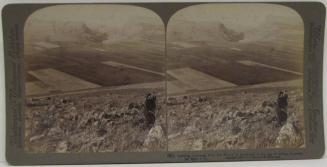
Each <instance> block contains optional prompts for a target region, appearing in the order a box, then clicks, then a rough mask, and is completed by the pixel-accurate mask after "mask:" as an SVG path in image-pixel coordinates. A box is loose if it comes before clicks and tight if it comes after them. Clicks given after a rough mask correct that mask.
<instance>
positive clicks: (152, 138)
mask: <svg viewBox="0 0 327 167" xmlns="http://www.w3.org/2000/svg"><path fill="white" fill-rule="evenodd" d="M143 145H144V147H145V151H158V150H162V149H164V148H165V147H166V138H165V136H164V132H163V130H162V128H161V126H160V125H156V126H154V127H152V128H151V129H150V131H149V133H148V135H147V137H146V139H145V140H144V143H143Z"/></svg>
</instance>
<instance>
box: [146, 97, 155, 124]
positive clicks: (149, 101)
mask: <svg viewBox="0 0 327 167" xmlns="http://www.w3.org/2000/svg"><path fill="white" fill-rule="evenodd" d="M156 100H157V97H156V96H155V95H154V93H148V94H147V95H146V97H145V102H144V103H145V104H144V105H145V110H144V116H145V119H146V126H147V127H149V126H152V125H153V124H154V122H155V120H156V116H155V110H156V108H157V104H156Z"/></svg>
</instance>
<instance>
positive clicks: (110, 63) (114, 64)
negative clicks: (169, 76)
mask: <svg viewBox="0 0 327 167" xmlns="http://www.w3.org/2000/svg"><path fill="white" fill-rule="evenodd" d="M102 63H103V64H106V65H109V66H113V67H125V68H131V69H136V70H140V71H144V72H149V73H152V74H157V75H162V76H164V75H165V74H164V73H160V72H156V71H153V70H148V69H144V68H141V67H136V66H132V65H128V64H122V63H118V62H114V61H105V62H102Z"/></svg>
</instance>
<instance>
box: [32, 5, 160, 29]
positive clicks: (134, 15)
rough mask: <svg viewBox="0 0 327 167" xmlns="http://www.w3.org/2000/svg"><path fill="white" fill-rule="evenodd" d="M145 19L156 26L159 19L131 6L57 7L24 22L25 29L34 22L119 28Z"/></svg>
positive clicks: (42, 10)
mask: <svg viewBox="0 0 327 167" xmlns="http://www.w3.org/2000/svg"><path fill="white" fill-rule="evenodd" d="M143 17H146V19H147V20H149V21H154V22H156V23H158V24H162V23H161V19H160V18H159V17H158V16H157V15H156V14H155V13H154V12H152V11H151V10H149V9H145V8H142V7H137V6H131V5H104V4H102V5H57V6H51V7H46V8H42V9H40V10H37V11H36V12H34V13H33V14H32V15H31V16H30V17H29V18H28V20H27V21H26V27H28V26H30V24H35V23H33V22H34V21H36V20H44V21H59V22H85V23H86V24H87V25H88V26H92V25H95V26H96V25H99V24H104V25H106V26H113V27H119V26H122V25H125V24H126V23H128V22H130V21H131V20H133V21H137V20H138V19H140V18H143Z"/></svg>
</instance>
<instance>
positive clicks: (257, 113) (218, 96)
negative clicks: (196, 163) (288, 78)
mask: <svg viewBox="0 0 327 167" xmlns="http://www.w3.org/2000/svg"><path fill="white" fill-rule="evenodd" d="M280 90H288V94H289V106H288V110H287V113H288V120H287V122H286V123H285V124H284V125H283V126H280V125H278V123H277V120H276V104H275V100H276V97H277V95H278V92H279V91H280ZM302 92H303V90H302V87H300V86H295V87H294V86H290V87H285V86H284V87H269V86H267V85H266V86H263V87H261V88H260V87H259V88H258V87H255V88H253V89H251V88H249V89H246V90H230V91H226V92H216V93H215V92H211V93H210V92H209V93H204V94H198V93H197V94H194V95H191V94H190V95H186V96H175V97H173V96H172V97H170V98H169V100H168V103H167V104H168V106H167V109H168V111H167V112H168V150H169V151H182V150H184V151H190V150H217V149H253V148H278V147H283V148H301V147H305V145H304V129H303V127H304V122H303V93H302Z"/></svg>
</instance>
